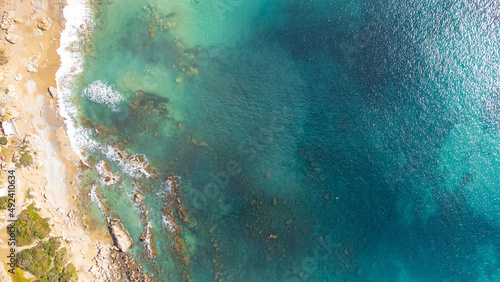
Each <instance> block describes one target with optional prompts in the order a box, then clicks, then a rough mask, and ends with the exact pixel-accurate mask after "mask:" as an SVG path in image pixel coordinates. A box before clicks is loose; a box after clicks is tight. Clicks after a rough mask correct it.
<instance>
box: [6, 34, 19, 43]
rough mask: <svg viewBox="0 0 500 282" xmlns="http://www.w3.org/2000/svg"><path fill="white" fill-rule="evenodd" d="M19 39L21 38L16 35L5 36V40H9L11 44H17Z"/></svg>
mask: <svg viewBox="0 0 500 282" xmlns="http://www.w3.org/2000/svg"><path fill="white" fill-rule="evenodd" d="M18 38H19V36H17V35H15V34H7V35H6V36H5V40H7V41H8V42H9V43H11V44H16V42H17V39H18Z"/></svg>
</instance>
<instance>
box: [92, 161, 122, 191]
mask: <svg viewBox="0 0 500 282" xmlns="http://www.w3.org/2000/svg"><path fill="white" fill-rule="evenodd" d="M96 170H97V173H99V176H100V178H101V183H103V184H104V185H107V186H112V185H115V184H116V183H118V181H120V175H119V174H115V173H113V172H112V171H111V168H110V167H109V165H108V163H107V162H106V161H105V160H100V161H99V163H97V165H96Z"/></svg>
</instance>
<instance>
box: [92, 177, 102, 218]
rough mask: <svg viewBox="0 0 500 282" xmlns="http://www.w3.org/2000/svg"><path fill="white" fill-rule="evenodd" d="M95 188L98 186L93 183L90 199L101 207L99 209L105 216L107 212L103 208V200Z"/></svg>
mask: <svg viewBox="0 0 500 282" xmlns="http://www.w3.org/2000/svg"><path fill="white" fill-rule="evenodd" d="M95 189H96V186H95V185H92V189H90V200H91V201H92V202H93V203H95V204H96V205H97V206H98V207H99V209H100V210H101V212H102V215H104V217H106V212H105V211H104V210H103V209H102V208H103V207H102V204H101V201H100V200H99V198H98V197H97V194H96V192H95Z"/></svg>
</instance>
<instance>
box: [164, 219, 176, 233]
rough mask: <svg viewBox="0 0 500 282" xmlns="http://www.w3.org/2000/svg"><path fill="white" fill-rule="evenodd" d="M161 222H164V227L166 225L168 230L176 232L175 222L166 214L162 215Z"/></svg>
mask: <svg viewBox="0 0 500 282" xmlns="http://www.w3.org/2000/svg"><path fill="white" fill-rule="evenodd" d="M161 223H162V225H163V227H165V228H166V229H167V230H168V231H170V232H175V223H173V222H172V221H171V220H170V219H168V218H167V217H166V216H164V215H162V216H161Z"/></svg>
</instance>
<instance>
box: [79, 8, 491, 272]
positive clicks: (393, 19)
mask: <svg viewBox="0 0 500 282" xmlns="http://www.w3.org/2000/svg"><path fill="white" fill-rule="evenodd" d="M93 8H94V24H95V26H94V27H93V31H92V36H91V40H90V42H88V44H87V46H86V56H85V63H84V72H83V74H82V75H80V76H79V77H78V80H77V84H76V85H75V89H74V93H75V97H74V99H75V103H76V104H77V105H78V106H79V114H80V117H81V118H82V124H84V123H85V122H84V121H85V120H88V121H90V122H91V123H93V124H94V126H93V127H91V128H90V129H91V131H92V132H93V134H92V135H91V136H90V138H92V139H94V140H96V141H98V142H99V143H100V144H102V147H101V149H100V150H97V151H96V150H94V151H89V152H87V156H88V157H90V159H91V160H92V161H89V163H91V164H93V163H96V162H97V161H99V160H100V159H105V160H107V161H108V163H109V164H110V166H111V169H112V170H113V172H115V173H117V174H120V175H121V181H120V182H119V183H118V184H116V185H112V186H105V185H103V184H102V183H98V182H92V180H93V179H95V178H96V175H97V174H96V173H95V172H87V178H86V181H85V183H87V184H88V187H87V189H90V187H91V186H92V185H94V186H95V187H97V188H98V189H99V191H100V192H99V193H101V194H102V195H103V196H104V197H105V199H104V204H105V206H106V207H107V208H109V215H110V216H112V217H116V218H120V219H121V220H122V221H123V222H124V225H125V227H126V228H127V229H128V230H129V231H130V233H131V235H132V237H133V239H134V242H136V243H137V242H138V241H139V237H140V235H141V233H142V232H143V230H144V226H143V223H142V222H141V212H140V210H141V207H140V205H141V204H144V206H145V207H146V208H147V210H148V211H149V213H148V216H149V221H148V222H149V223H150V224H151V226H152V227H153V230H154V234H155V245H156V246H157V248H158V252H159V256H158V257H157V258H154V259H153V258H149V257H148V256H147V249H146V248H145V247H144V244H142V245H141V246H135V247H134V248H133V249H132V250H131V253H132V254H133V255H134V257H136V258H137V259H139V260H140V262H141V263H142V264H143V265H144V267H145V270H146V271H147V272H148V273H150V274H152V275H154V276H156V277H157V278H159V279H160V280H162V281H185V280H187V279H188V278H190V279H192V280H193V281H214V280H215V281H217V280H218V279H221V280H222V281H367V280H371V281H498V280H500V257H499V254H500V189H499V186H500V139H499V138H500V136H499V132H500V115H499V110H500V108H499V103H500V100H499V99H500V89H499V88H498V86H499V85H500V83H499V82H498V79H499V77H500V76H499V72H498V66H499V59H500V54H499V49H498V46H500V45H499V43H500V42H499V41H500V40H499V38H500V24H499V23H500V21H499V19H500V17H499V15H500V14H499V11H500V7H499V6H498V3H496V2H494V1H492V2H491V3H485V2H484V1H465V0H460V1H432V2H429V1H354V0H336V1H319V0H318V1H303V0H298V1H272V0H261V1H241V0H216V1H204V0H195V1H187V0H169V1H166V0H163V1H160V0H152V1H151V0H150V1H142V0H140V1H138V0H136V1H128V0H126V1H125V0H123V1H100V2H99V3H97V4H94V7H93ZM153 25H154V26H155V28H154V38H152V36H150V35H152V34H150V32H151V28H152V26H153ZM139 91H140V92H141V93H142V94H137V93H138V92H139ZM123 140H125V141H126V142H124V141H123ZM200 142H204V143H205V144H206V146H199V145H200ZM114 143H117V144H120V146H123V147H124V148H125V149H126V151H127V152H129V153H130V154H143V155H144V156H145V157H146V158H147V159H148V161H149V162H150V164H151V165H152V167H153V168H154V169H155V170H156V171H157V172H158V173H159V175H160V178H159V179H158V180H151V179H147V178H146V177H145V175H144V174H141V173H140V172H137V170H136V171H135V172H133V171H131V170H127V169H126V167H125V166H124V164H123V162H120V161H119V160H118V159H119V158H113V156H114V153H110V151H109V150H107V149H105V148H106V146H107V147H113V145H114ZM202 145H204V144H202ZM111 151H113V150H111ZM169 169H171V170H172V172H173V174H174V175H176V177H177V179H178V184H179V194H180V196H181V198H182V200H183V202H184V206H185V209H186V212H187V216H188V217H189V219H190V221H191V222H190V223H185V222H181V221H180V220H179V221H178V224H179V225H180V227H181V228H182V232H181V234H180V235H179V236H180V238H182V239H183V241H184V251H185V254H186V257H187V258H188V260H189V263H188V264H187V265H184V263H182V260H181V259H180V258H179V256H178V255H177V254H176V252H175V251H174V250H173V247H172V246H173V245H174V233H175V232H171V231H170V230H169V226H168V224H167V223H165V218H164V217H162V208H165V207H166V208H168V207H167V205H166V204H165V200H166V198H167V195H168V193H169V192H168V189H167V187H166V186H167V185H166V184H165V183H166V179H167V176H168V175H169V173H168V170H169ZM134 178H135V180H136V181H137V182H143V183H144V184H145V185H149V186H151V188H150V189H148V190H145V191H143V194H144V197H145V201H144V202H143V203H135V202H134V197H133V194H134V191H137V190H134V189H137V188H136V187H135V186H134ZM89 183H90V184H89ZM134 187H135V188H134ZM89 208H90V209H91V210H94V211H95V210H98V207H97V204H96V202H91V203H90V204H89ZM98 220H99V217H98ZM100 220H101V222H103V221H104V220H103V217H102V216H101V217H100ZM270 235H276V238H274V239H273V238H269V237H270ZM271 237H273V236H271ZM145 251H146V255H145V256H143V253H144V252H145Z"/></svg>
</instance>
